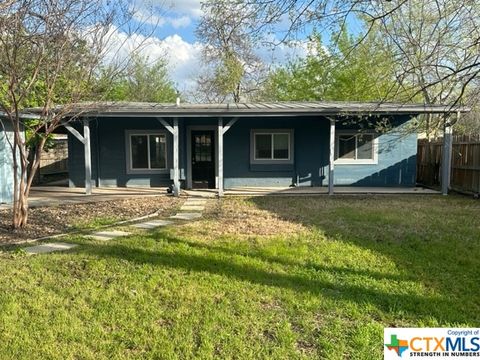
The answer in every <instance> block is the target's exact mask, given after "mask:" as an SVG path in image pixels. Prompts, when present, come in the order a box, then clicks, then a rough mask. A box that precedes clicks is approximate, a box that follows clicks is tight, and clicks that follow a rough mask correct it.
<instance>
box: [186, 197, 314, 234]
mask: <svg viewBox="0 0 480 360" xmlns="http://www.w3.org/2000/svg"><path fill="white" fill-rule="evenodd" d="M204 217H205V221H198V222H193V223H190V224H187V225H186V226H187V227H189V228H192V227H194V228H195V229H194V230H195V231H196V232H197V234H202V235H204V236H209V237H211V236H221V235H247V236H252V235H253V236H256V235H259V236H275V235H293V234H299V233H302V232H305V231H307V230H308V229H307V228H306V227H305V226H304V225H302V224H300V223H298V222H293V221H288V220H286V219H284V218H282V217H281V216H279V215H278V214H276V213H274V212H271V211H268V210H263V209H260V208H258V207H257V206H256V205H255V204H254V203H253V202H251V201H249V199H248V198H225V199H222V200H219V201H215V202H212V203H211V205H210V206H208V207H207V208H206V209H205V213H204Z"/></svg>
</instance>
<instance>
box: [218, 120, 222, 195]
mask: <svg viewBox="0 0 480 360" xmlns="http://www.w3.org/2000/svg"><path fill="white" fill-rule="evenodd" d="M218 196H219V197H221V196H223V119H222V118H218Z"/></svg>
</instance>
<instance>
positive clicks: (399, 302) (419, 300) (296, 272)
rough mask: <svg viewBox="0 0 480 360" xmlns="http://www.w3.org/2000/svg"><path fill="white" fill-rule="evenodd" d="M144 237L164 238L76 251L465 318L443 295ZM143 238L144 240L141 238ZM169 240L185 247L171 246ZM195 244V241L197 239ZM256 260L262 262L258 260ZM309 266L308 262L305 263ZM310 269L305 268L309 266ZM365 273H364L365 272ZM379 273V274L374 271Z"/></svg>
mask: <svg viewBox="0 0 480 360" xmlns="http://www.w3.org/2000/svg"><path fill="white" fill-rule="evenodd" d="M144 239H145V240H147V241H151V240H153V241H164V242H165V246H164V245H162V244H161V243H160V244H158V245H157V246H155V248H154V249H151V250H150V249H144V248H141V247H140V246H128V245H124V244H119V243H109V244H96V245H87V246H84V247H82V249H79V251H80V252H83V253H87V254H90V255H94V256H96V257H100V258H107V259H110V258H116V259H122V260H127V261H129V262H133V263H137V264H149V265H153V266H159V267H168V268H172V269H181V270H185V271H187V272H195V273H209V274H211V275H219V276H222V277H223V278H224V280H225V281H226V282H228V281H230V280H235V281H244V282H248V283H250V284H254V285H260V286H265V287H273V288H277V289H279V290H281V291H285V290H286V291H293V292H295V293H298V294H299V296H300V295H301V294H304V295H307V296H318V297H326V298H329V299H332V300H334V301H341V302H342V301H343V302H353V303H356V304H359V305H373V306H375V307H376V308H377V309H379V310H382V311H384V312H390V311H395V310H398V308H399V307H401V309H402V311H403V312H405V313H408V314H410V315H411V316H413V317H416V318H425V319H426V318H430V317H431V316H437V317H438V318H440V319H443V320H444V321H449V322H453V321H468V319H459V318H458V317H455V318H453V317H451V316H449V314H450V313H449V312H448V311H446V310H447V309H449V308H451V307H452V306H454V305H455V303H454V300H453V299H451V298H444V297H441V296H419V295H418V294H415V293H409V292H408V291H403V290H402V289H401V287H396V288H395V289H396V290H390V291H386V290H383V289H380V288H378V287H376V286H365V285H356V284H353V283H351V282H349V281H342V280H338V281H337V279H335V281H332V280H331V279H332V278H331V277H329V276H327V275H325V274H314V275H312V272H311V271H305V270H306V269H305V268H302V267H299V266H297V265H292V264H285V263H283V264H282V267H280V268H276V270H272V269H271V268H270V267H269V265H270V264H269V262H270V261H271V260H273V259H267V258H262V256H258V254H257V256H255V255H254V256H250V255H249V254H247V255H245V254H242V253H235V252H234V251H230V250H228V251H225V249H218V248H215V247H213V248H209V247H204V246H200V248H201V249H200V250H195V249H192V248H190V244H188V243H186V242H185V241H183V240H181V239H178V238H175V237H173V236H169V235H168V234H167V233H165V232H156V233H152V234H150V236H148V237H144ZM142 241H143V240H142ZM168 243H176V244H180V243H181V244H186V245H188V246H183V247H178V246H173V247H172V246H169V245H168ZM196 245H198V244H196ZM259 260H260V261H259ZM307 267H308V265H307ZM307 270H308V269H307ZM343 270H344V269H338V268H335V267H333V268H328V267H325V268H323V269H322V271H326V272H329V273H330V274H329V275H334V276H335V273H336V272H338V271H343ZM364 275H367V276H368V273H365V274H364ZM377 275H378V274H377Z"/></svg>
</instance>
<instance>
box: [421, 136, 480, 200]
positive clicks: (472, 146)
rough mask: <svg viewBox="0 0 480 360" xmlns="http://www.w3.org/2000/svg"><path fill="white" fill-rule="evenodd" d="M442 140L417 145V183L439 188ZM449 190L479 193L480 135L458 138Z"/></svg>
mask: <svg viewBox="0 0 480 360" xmlns="http://www.w3.org/2000/svg"><path fill="white" fill-rule="evenodd" d="M442 145H443V139H439V140H435V141H430V142H428V141H427V140H426V139H421V140H419V141H418V153H417V182H418V183H420V184H424V185H427V186H433V187H436V186H439V185H440V174H441V171H442V166H441V163H442ZM450 186H451V188H452V189H454V190H458V191H462V192H468V193H480V135H479V136H455V137H454V138H453V145H452V167H451V169H450Z"/></svg>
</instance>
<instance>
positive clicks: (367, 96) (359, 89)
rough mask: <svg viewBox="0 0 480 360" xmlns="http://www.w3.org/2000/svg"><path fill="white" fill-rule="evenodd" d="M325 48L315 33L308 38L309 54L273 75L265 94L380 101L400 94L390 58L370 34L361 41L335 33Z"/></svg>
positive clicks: (291, 98)
mask: <svg viewBox="0 0 480 360" xmlns="http://www.w3.org/2000/svg"><path fill="white" fill-rule="evenodd" d="M332 38H335V39H336V41H335V43H334V44H333V45H331V46H330V47H328V48H326V47H325V46H324V45H323V43H322V40H321V37H320V36H319V35H318V34H314V35H312V36H311V40H312V42H313V45H312V47H311V51H310V52H311V54H310V55H308V56H307V57H306V58H304V59H297V60H296V61H294V62H292V63H290V64H288V65H287V66H286V67H282V68H279V69H277V70H276V71H275V72H273V73H272V74H271V76H270V78H269V81H268V82H267V86H266V90H265V95H266V96H267V97H268V98H270V99H274V100H350V101H374V100H375V101H383V100H390V99H392V98H397V97H399V96H400V95H399V94H398V93H396V92H395V91H394V90H395V88H396V87H397V85H396V82H395V77H394V75H395V68H394V63H393V62H392V55H391V53H390V52H389V49H388V48H387V47H385V44H383V43H382V41H381V40H380V39H379V35H378V33H377V32H370V34H369V36H368V37H367V38H366V39H363V41H361V42H360V41H359V39H358V38H355V37H354V36H352V35H350V34H348V33H347V31H346V30H342V31H340V32H339V33H338V34H334V35H333V36H332Z"/></svg>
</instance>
